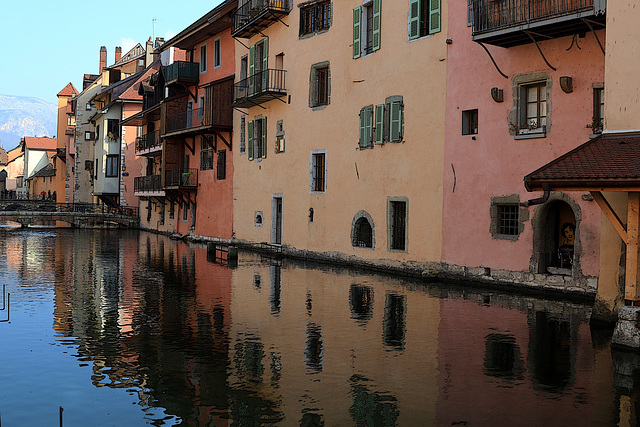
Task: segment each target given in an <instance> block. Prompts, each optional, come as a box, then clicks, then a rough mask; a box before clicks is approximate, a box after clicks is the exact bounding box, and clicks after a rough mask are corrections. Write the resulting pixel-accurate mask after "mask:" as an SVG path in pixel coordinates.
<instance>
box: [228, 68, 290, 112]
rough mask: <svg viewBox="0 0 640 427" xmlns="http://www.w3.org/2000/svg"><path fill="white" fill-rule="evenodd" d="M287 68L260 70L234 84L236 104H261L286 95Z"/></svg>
mask: <svg viewBox="0 0 640 427" xmlns="http://www.w3.org/2000/svg"><path fill="white" fill-rule="evenodd" d="M285 77H286V70H274V69H267V70H264V71H259V72H257V73H255V74H253V75H252V76H249V77H247V78H246V79H244V80H241V81H239V82H238V83H236V84H234V85H233V104H234V105H235V106H245V107H247V106H251V105H259V104H261V103H263V102H266V101H269V100H271V99H274V98H277V97H278V96H282V95H286V93H287V89H286V86H285V83H286V82H285Z"/></svg>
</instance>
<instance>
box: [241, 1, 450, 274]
mask: <svg viewBox="0 0 640 427" xmlns="http://www.w3.org/2000/svg"><path fill="white" fill-rule="evenodd" d="M413 3H414V2H411V1H409V0H407V1H401V2H391V1H389V0H382V1H380V0H375V1H371V2H364V3H362V2H360V1H340V2H338V1H333V2H331V1H318V2H300V1H288V2H265V3H260V4H259V5H257V6H256V4H254V3H252V2H246V3H242V4H239V5H238V8H239V9H238V12H237V13H236V17H235V19H236V21H235V22H234V29H233V30H232V34H233V35H234V36H235V37H236V38H238V39H239V40H240V41H241V43H242V45H244V47H243V46H242V45H240V44H238V45H236V46H237V50H236V51H237V54H236V83H235V85H234V107H235V108H236V110H237V112H236V113H235V116H234V129H236V131H235V132H234V147H238V149H237V150H236V152H235V153H234V157H235V159H234V172H235V174H234V207H233V210H234V235H235V237H236V238H237V239H238V240H240V241H243V242H249V243H256V242H268V243H271V244H276V245H283V246H285V247H287V248H288V249H289V250H291V251H301V252H302V253H306V251H309V252H315V253H317V254H320V256H323V257H330V258H331V257H339V258H341V259H347V258H348V259H358V260H365V261H367V262H381V263H384V264H387V265H395V266H399V265H401V264H402V263H406V262H411V261H418V262H439V261H440V258H441V246H442V174H443V164H444V162H443V159H444V131H445V129H444V120H445V116H444V113H445V111H444V105H445V88H446V66H447V63H446V55H447V44H446V34H447V28H446V27H447V5H446V4H444V3H443V4H442V5H440V3H439V2H432V6H433V7H432V8H431V10H429V9H428V8H426V9H423V13H422V14H420V13H417V9H416V10H415V11H413V14H412V10H413V9H412V7H413ZM423 3H424V4H426V3H428V2H422V3H421V4H423ZM274 14H275V15H277V16H278V19H277V20H276V19H271V20H270V18H269V17H270V16H273V15H274ZM410 21H411V22H410ZM409 63H410V64H411V66H406V65H407V64H409Z"/></svg>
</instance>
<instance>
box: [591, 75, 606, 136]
mask: <svg viewBox="0 0 640 427" xmlns="http://www.w3.org/2000/svg"><path fill="white" fill-rule="evenodd" d="M603 130H604V86H603V85H597V86H594V87H593V119H592V121H591V132H592V133H594V134H600V133H602V131H603Z"/></svg>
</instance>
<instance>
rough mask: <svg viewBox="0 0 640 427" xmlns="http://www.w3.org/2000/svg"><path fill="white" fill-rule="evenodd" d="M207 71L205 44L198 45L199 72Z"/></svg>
mask: <svg viewBox="0 0 640 427" xmlns="http://www.w3.org/2000/svg"><path fill="white" fill-rule="evenodd" d="M205 71H207V45H206V44H203V45H202V46H200V72H201V73H204V72H205Z"/></svg>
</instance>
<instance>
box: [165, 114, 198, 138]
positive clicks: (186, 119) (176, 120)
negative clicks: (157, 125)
mask: <svg viewBox="0 0 640 427" xmlns="http://www.w3.org/2000/svg"><path fill="white" fill-rule="evenodd" d="M203 124H204V108H196V109H189V108H187V111H184V112H182V113H177V114H171V115H168V116H167V118H166V122H165V135H169V134H176V133H182V132H184V131H189V130H194V129H198V128H200V127H202V126H203Z"/></svg>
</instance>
